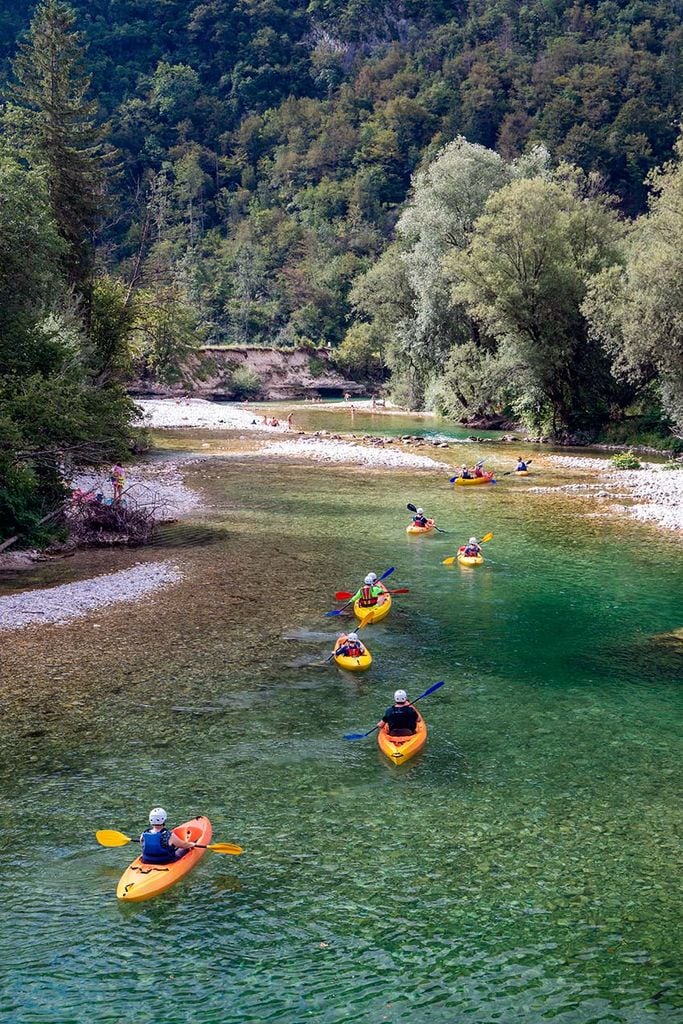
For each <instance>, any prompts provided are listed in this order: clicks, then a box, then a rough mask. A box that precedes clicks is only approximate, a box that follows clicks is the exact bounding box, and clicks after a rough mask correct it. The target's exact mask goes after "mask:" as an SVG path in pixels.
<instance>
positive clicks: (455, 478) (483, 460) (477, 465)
mask: <svg viewBox="0 0 683 1024" xmlns="http://www.w3.org/2000/svg"><path fill="white" fill-rule="evenodd" d="M485 462H486V459H479V462H475V463H474V468H475V469H477V468H478V467H479V466H483V465H484V463H485ZM457 479H458V477H457V476H452V477H451V478H450V479H449V481H448V482H449V484H452V483H455V481H456V480H457Z"/></svg>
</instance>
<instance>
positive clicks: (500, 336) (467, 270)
mask: <svg viewBox="0 0 683 1024" xmlns="http://www.w3.org/2000/svg"><path fill="white" fill-rule="evenodd" d="M621 235H622V228H621V225H620V224H619V221H618V219H617V217H616V215H615V213H614V210H613V209H612V206H611V204H610V201H609V198H608V197H606V196H604V195H603V194H601V193H600V192H598V191H597V190H596V188H595V183H594V182H593V181H592V180H591V179H587V178H584V177H582V176H581V175H580V173H579V172H577V171H576V170H575V169H573V168H569V167H567V166H564V167H561V168H560V169H559V171H558V172H557V173H556V174H555V175H554V177H553V179H551V180H548V179H546V178H531V179H527V180H524V179H523V180H520V181H516V182H512V183H511V184H510V185H506V186H504V187H503V188H502V189H500V190H499V191H497V192H495V193H494V194H493V195H492V196H491V197H490V198H489V200H488V201H487V203H486V208H485V212H484V213H483V215H482V216H481V217H480V218H479V219H478V220H477V222H476V224H475V227H474V231H473V234H472V238H471V240H470V244H469V246H468V248H467V251H466V252H464V253H462V254H460V255H459V256H457V257H455V259H454V264H455V269H456V272H457V274H458V276H459V278H460V283H459V284H458V285H456V288H455V293H456V297H457V298H458V299H460V300H461V301H464V302H465V303H466V304H467V307H468V309H469V310H470V312H471V314H472V316H473V317H474V318H475V320H476V321H477V322H478V323H479V324H480V325H481V326H482V327H483V328H484V329H485V330H486V331H487V332H488V333H489V334H490V335H491V336H492V337H493V338H495V340H496V342H497V344H498V346H499V348H500V350H501V352H502V353H503V354H504V355H505V357H506V358H507V359H508V360H509V361H510V363H511V364H512V367H513V370H512V373H513V376H512V387H513V389H514V391H515V392H516V395H517V396H518V398H519V399H520V400H521V403H520V405H518V408H521V411H522V412H523V413H524V414H525V418H527V419H529V420H531V421H532V423H533V425H534V426H542V427H546V428H547V427H549V428H550V429H551V430H552V432H553V434H555V435H558V434H561V433H563V432H565V431H570V432H571V431H576V430H582V429H591V428H593V427H594V426H595V425H596V424H597V423H599V422H600V421H601V419H605V418H606V416H607V410H608V407H609V402H610V400H611V399H612V397H613V396H614V393H615V389H614V386H613V384H612V381H611V377H610V375H609V372H608V364H607V361H606V358H605V356H604V354H603V352H602V351H601V349H600V348H599V346H598V345H596V344H595V343H594V342H592V341H591V339H590V336H589V333H588V329H587V324H586V321H585V319H584V317H583V314H582V312H581V303H582V302H583V299H584V297H585V293H586V284H587V281H588V279H589V278H590V277H591V276H592V275H593V274H595V273H597V272H598V271H599V270H601V269H602V268H604V267H606V266H609V265H611V264H612V263H613V262H614V261H615V259H616V258H617V256H618V245H619V241H620V238H621ZM529 398H531V404H530V403H529V401H528V399H529Z"/></svg>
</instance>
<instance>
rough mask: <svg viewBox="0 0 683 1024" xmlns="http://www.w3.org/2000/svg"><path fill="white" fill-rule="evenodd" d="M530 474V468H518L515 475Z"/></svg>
mask: <svg viewBox="0 0 683 1024" xmlns="http://www.w3.org/2000/svg"><path fill="white" fill-rule="evenodd" d="M528 475H529V470H528V469H516V470H515V476H528Z"/></svg>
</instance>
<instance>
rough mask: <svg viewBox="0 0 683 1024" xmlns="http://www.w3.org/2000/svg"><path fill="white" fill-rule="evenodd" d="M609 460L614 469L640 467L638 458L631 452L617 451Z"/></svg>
mask: <svg viewBox="0 0 683 1024" xmlns="http://www.w3.org/2000/svg"><path fill="white" fill-rule="evenodd" d="M610 462H611V463H612V465H613V466H614V468H615V469H642V463H641V462H640V459H638V458H636V456H635V455H634V454H633V452H631V451H628V452H619V453H618V454H617V455H613V456H612V458H611V459H610Z"/></svg>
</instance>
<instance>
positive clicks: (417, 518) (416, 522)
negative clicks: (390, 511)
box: [413, 508, 429, 526]
mask: <svg viewBox="0 0 683 1024" xmlns="http://www.w3.org/2000/svg"><path fill="white" fill-rule="evenodd" d="M428 522H429V520H428V519H427V517H426V515H425V511H424V509H423V508H418V510H417V511H416V513H415V515H414V516H413V526H426V525H427V523H428Z"/></svg>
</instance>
